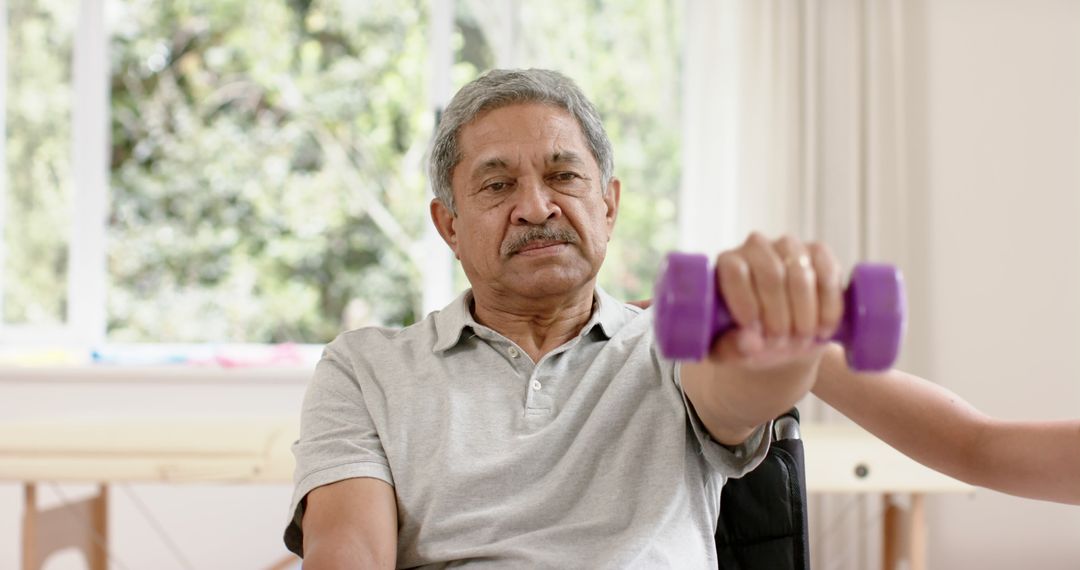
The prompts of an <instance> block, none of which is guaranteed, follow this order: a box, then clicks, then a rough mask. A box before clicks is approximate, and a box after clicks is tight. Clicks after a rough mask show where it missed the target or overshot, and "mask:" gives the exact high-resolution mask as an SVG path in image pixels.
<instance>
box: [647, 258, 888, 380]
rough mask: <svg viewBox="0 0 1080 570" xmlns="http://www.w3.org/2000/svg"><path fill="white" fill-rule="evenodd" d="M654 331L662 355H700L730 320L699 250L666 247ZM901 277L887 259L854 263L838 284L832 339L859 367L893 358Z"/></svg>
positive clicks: (873, 367) (877, 366)
mask: <svg viewBox="0 0 1080 570" xmlns="http://www.w3.org/2000/svg"><path fill="white" fill-rule="evenodd" d="M654 304H655V306H656V334H657V340H658V343H659V345H660V351H661V353H662V354H663V355H664V356H665V357H668V358H676V359H684V360H700V359H701V358H704V357H705V355H706V354H708V351H709V348H710V347H711V346H712V343H713V342H714V341H715V339H716V338H717V337H718V336H720V335H723V334H724V333H725V332H727V331H729V330H731V328H733V327H734V326H735V322H734V319H733V318H732V317H731V311H730V310H729V309H728V307H727V304H726V303H725V302H724V299H723V297H722V295H720V294H719V293H718V292H717V290H716V272H715V270H714V269H712V268H710V267H709V262H708V258H706V257H705V256H704V255H695V254H684V253H671V254H669V255H668V257H667V260H666V263H665V267H664V269H663V271H662V272H661V276H660V279H659V280H658V282H657V287H656V295H655V298H654ZM906 312H907V309H906V300H905V296H904V287H903V278H902V276H901V275H900V272H899V271H898V270H897V269H896V268H895V267H893V266H891V265H886V264H880V263H860V264H859V265H857V266H856V267H855V269H854V270H853V271H852V277H851V281H850V283H849V285H848V287H847V288H846V289H845V290H844V313H843V318H842V320H841V323H840V326H839V328H838V329H837V331H836V333H835V334H834V335H833V336H832V338H831V339H829V340H832V341H835V342H838V343H840V344H842V345H843V346H844V348H845V350H846V354H847V360H848V364H849V365H850V366H851V368H853V369H855V370H860V371H878V370H884V369H887V368H890V367H891V366H892V364H893V363H894V362H895V361H896V356H897V353H898V352H899V349H900V340H901V338H902V337H903V333H904V327H905V317H906Z"/></svg>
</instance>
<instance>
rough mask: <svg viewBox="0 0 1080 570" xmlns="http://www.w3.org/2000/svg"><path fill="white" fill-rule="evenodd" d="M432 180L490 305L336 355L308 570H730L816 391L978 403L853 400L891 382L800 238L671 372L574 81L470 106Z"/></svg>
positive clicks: (511, 84)
mask: <svg viewBox="0 0 1080 570" xmlns="http://www.w3.org/2000/svg"><path fill="white" fill-rule="evenodd" d="M431 179H432V184H433V187H434V189H435V193H436V196H437V197H436V199H435V200H433V201H432V203H431V217H432V221H433V222H434V223H435V225H436V226H437V227H438V229H439V232H440V233H441V235H442V236H443V238H444V239H445V240H446V243H447V244H448V245H449V247H450V248H451V249H452V250H453V251H454V254H455V256H456V257H457V258H458V259H459V260H460V262H461V265H462V267H463V269H464V271H465V274H466V275H467V277H468V279H469V282H470V284H471V285H472V288H471V289H470V290H469V291H466V292H465V293H464V294H463V295H461V296H460V297H459V298H458V299H456V300H455V301H454V302H452V303H451V304H450V305H448V306H447V307H446V308H444V309H443V310H441V311H438V312H435V313H432V314H431V315H429V316H428V317H427V318H426V319H424V320H423V321H421V322H419V323H417V324H415V325H413V326H411V327H408V328H406V329H404V330H387V329H377V328H368V329H360V330H355V331H350V332H347V333H344V334H342V335H341V336H340V337H338V338H337V339H336V340H334V341H333V342H332V343H330V344H329V345H328V346H327V348H326V351H325V353H324V356H323V359H322V360H321V361H320V363H319V365H318V367H317V369H316V372H315V376H314V378H313V380H312V382H311V385H310V387H309V389H308V394H307V397H306V398H305V402H304V407H303V415H302V428H301V436H300V439H299V441H298V442H297V443H296V444H295V446H294V452H295V454H296V459H297V470H296V490H295V493H294V496H293V503H292V511H291V512H292V513H294V516H293V519H292V521H291V523H290V525H289V527H288V529H287V530H286V543H287V544H288V545H289V547H290V548H291V549H293V550H294V551H295V552H297V553H300V554H302V555H304V556H305V568H309V569H312V568H392V567H394V566H395V565H397V566H400V567H433V568H439V567H444V566H449V565H460V564H473V565H476V566H485V565H486V566H489V567H498V568H502V567H511V568H512V567H528V568H569V567H581V568H708V567H715V566H716V562H715V547H714V543H713V537H712V535H713V532H714V529H715V525H716V520H717V517H718V512H719V509H720V504H719V500H720V489H721V487H722V486H723V484H724V482H725V480H726V479H727V478H730V477H738V476H740V475H742V474H743V473H745V472H747V471H748V470H750V469H752V468H753V467H754V466H755V465H756V464H757V462H758V461H759V460H760V459H761V458H762V457H763V456H764V454H765V452H766V451H767V448H768V437H767V436H766V434H767V430H768V425H769V423H770V420H771V419H772V418H773V417H775V416H776V415H778V414H779V413H781V412H783V411H784V410H787V409H788V408H790V407H791V406H792V405H793V404H794V403H795V402H797V401H798V400H799V399H800V398H802V397H803V396H804V395H805V394H806V393H807V392H808V391H809V390H810V389H811V388H812V387H814V386H815V382H816V383H817V385H818V387H819V388H820V389H821V392H822V395H823V397H829V398H830V399H833V400H835V401H837V402H839V404H840V407H841V411H845V412H853V413H855V415H856V416H857V417H856V419H859V417H858V416H860V409H861V410H862V412H861V418H862V420H863V421H866V422H868V423H870V424H872V425H875V422H877V424H876V427H878V428H880V429H881V430H883V431H884V432H886V433H890V430H891V432H899V431H901V430H900V426H903V425H904V424H905V423H907V422H908V419H909V418H912V417H914V418H920V417H923V416H924V415H925V414H927V413H930V412H932V411H935V410H937V409H938V408H935V407H933V406H930V407H927V406H925V404H926V403H927V402H929V403H931V404H933V405H934V406H938V407H939V408H940V407H941V406H946V407H948V406H950V405H952V406H954V407H955V406H958V405H959V404H955V403H950V402H949V401H948V397H947V395H942V393H940V392H936V391H934V390H933V389H931V388H926V386H924V385H922V384H920V385H919V389H920V390H922V392H920V394H922V396H920V397H924V399H923V400H922V401H915V402H914V403H910V404H905V403H904V402H906V400H904V399H903V398H902V397H901V398H900V400H898V401H899V402H900V403H901V405H899V406H898V408H897V409H898V410H900V411H898V412H896V413H892V412H890V411H889V410H888V406H887V404H888V402H889V398H892V397H894V396H895V394H893V393H892V392H890V390H892V391H898V392H899V393H900V394H901V396H902V395H903V394H905V393H906V389H907V386H908V384H909V383H912V382H916V381H917V379H912V378H909V377H905V376H902V375H899V374H898V373H897V374H894V375H885V376H888V380H889V381H890V382H888V383H885V384H882V385H884V386H886V387H887V389H886V391H884V392H880V391H879V392H872V393H871V392H867V391H866V389H864V388H863V387H857V388H851V389H850V390H849V387H850V386H849V385H860V384H861V385H867V386H868V385H869V382H861V383H860V382H859V378H858V377H857V375H856V374H854V373H851V372H848V371H847V370H846V369H845V368H844V367H843V366H842V362H843V359H842V357H841V356H840V355H839V353H838V352H836V351H835V349H829V348H828V346H827V345H826V344H825V343H823V342H821V341H819V340H818V339H822V338H828V337H830V336H831V334H832V332H833V330H834V329H835V328H836V327H837V325H838V322H839V320H840V317H841V314H842V310H843V308H842V295H841V290H840V269H839V267H838V264H837V262H836V261H835V259H834V258H833V256H832V255H831V254H830V252H829V251H828V250H827V249H825V248H824V247H821V246H819V245H816V244H804V243H801V242H799V241H798V240H795V239H791V238H783V239H780V240H777V241H770V240H767V239H765V238H764V237H762V236H760V235H757V234H754V235H751V236H750V237H749V238H748V239H747V240H746V242H745V243H744V244H743V245H742V246H740V247H739V248H736V249H734V250H731V251H728V252H725V253H723V254H721V255H720V256H719V258H718V263H717V274H716V278H717V280H718V284H719V286H720V287H721V288H722V289H723V291H724V294H725V297H726V299H727V302H728V305H729V308H730V309H731V311H732V314H733V317H734V318H735V320H736V322H737V323H738V325H739V328H738V330H736V331H734V332H732V333H729V334H727V335H726V336H724V337H723V338H721V339H720V340H719V341H718V342H717V343H716V345H715V346H714V348H713V352H712V354H711V355H710V357H709V358H708V359H707V360H706V361H704V362H701V363H682V364H677V363H674V362H671V361H667V360H665V359H662V358H661V357H660V356H659V355H658V354H657V348H656V344H655V342H654V338H653V333H652V319H651V312H650V311H647V310H645V311H643V310H641V309H639V308H637V307H634V306H631V305H627V304H624V303H622V302H620V301H617V300H615V299H613V298H612V297H610V296H609V295H607V294H606V293H604V291H603V290H601V289H600V288H598V287H597V285H596V276H597V272H598V271H599V269H600V266H601V264H602V263H603V261H604V255H605V251H606V246H607V242H608V240H609V239H610V238H611V233H612V230H613V228H614V226H615V221H616V218H617V216H618V212H619V196H620V186H619V180H618V179H616V178H615V177H614V176H613V160H612V151H611V145H610V143H609V141H608V138H607V136H606V134H605V133H604V129H603V126H602V125H601V122H600V118H599V116H598V114H597V112H596V110H595V109H594V108H593V106H592V104H591V103H589V101H588V100H587V99H586V98H585V97H584V95H583V94H582V93H581V92H580V90H579V89H578V88H577V87H576V86H575V85H574V84H573V83H572V82H571V81H570V80H569V79H567V78H565V77H563V76H561V75H559V74H557V73H554V72H550V71H543V70H529V71H492V72H490V73H488V74H486V75H484V76H483V77H481V78H479V79H477V80H475V81H473V82H472V83H470V84H468V85H466V86H465V87H464V88H462V89H461V91H460V92H459V93H458V94H457V95H456V96H455V97H454V99H453V101H452V102H451V103H450V105H449V106H448V107H447V109H446V112H445V113H444V115H443V120H442V123H441V124H440V125H439V129H438V133H437V135H436V141H435V146H434V149H433V153H432V160H431ZM819 376H828V378H825V379H821V378H819ZM924 384H925V383H924ZM927 390H929V391H927ZM850 395H853V396H850ZM857 398H865V399H866V400H867V401H868V402H870V404H868V405H866V406H865V407H862V408H860V406H861V404H860V403H859V402H858V400H857ZM905 405H909V406H910V407H912V408H913V409H914V410H915V411H912V410H910V409H907V408H905V407H904V406H905ZM961 412H963V410H961ZM950 413H954V412H952V411H950ZM897 414H899V415H900V416H901V417H899V418H897ZM904 414H914V415H908V416H906V417H905V416H904ZM954 415H956V416H958V417H962V419H963V420H964V421H966V419H967V416H964V415H963V414H962V413H961V414H955V413H954ZM882 417H884V418H885V419H884V420H880V418H882ZM879 420H880V421H879ZM945 427H947V428H948V429H950V430H955V431H956V433H959V436H958V437H959V438H960V439H961V440H963V442H964V443H966V442H967V440H966V439H964V438H967V437H969V436H970V434H971V433H972V432H971V429H970V428H969V427H968V425H967V424H965V423H964V422H963V421H961V420H957V421H956V422H953V423H952V424H948V425H946V426H945ZM1054 429H1059V428H1058V427H1055V428H1054ZM914 431H918V430H914ZM893 435H894V436H897V437H899V438H900V439H902V440H905V441H903V442H902V443H905V444H908V447H909V448H913V449H914V451H915V452H916V455H918V454H919V453H922V454H923V456H922V457H921V459H922V460H925V461H928V462H930V463H931V464H934V463H935V462H937V463H938V464H940V463H942V462H944V463H948V462H949V459H948V453H947V450H945V451H942V450H941V446H939V445H936V444H934V443H928V441H931V440H933V438H934V437H938V435H939V434H936V433H931V434H930V435H927V434H926V433H925V432H918V433H917V434H916V435H910V434H899V433H893ZM905 438H906V439H905ZM920 438H921V439H920ZM939 466H940V465H939ZM946 467H948V465H946ZM1065 488H1066V487H1062V489H1065ZM1061 492H1063V493H1064V492H1067V491H1061ZM1077 500H1080V499H1077Z"/></svg>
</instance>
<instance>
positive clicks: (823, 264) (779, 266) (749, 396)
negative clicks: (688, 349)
mask: <svg viewBox="0 0 1080 570" xmlns="http://www.w3.org/2000/svg"><path fill="white" fill-rule="evenodd" d="M716 280H717V290H718V291H720V292H721V294H722V295H723V296H724V299H725V301H726V303H727V306H728V309H729V310H730V312H731V316H732V318H733V319H734V321H735V324H736V327H735V328H734V329H733V330H731V331H729V332H728V333H726V334H724V335H723V336H721V337H720V338H719V339H718V340H717V341H716V343H715V344H714V345H713V347H712V350H711V352H710V354H709V356H708V357H707V358H706V360H704V361H702V362H684V363H682V364H681V370H680V373H681V378H682V385H683V389H684V390H685V391H686V395H687V396H688V397H689V398H690V401H691V403H693V405H694V409H695V411H696V412H697V414H698V416H699V417H700V418H701V420H702V422H703V423H704V424H705V426H706V427H707V428H708V429H709V432H710V434H711V435H712V436H713V438H714V439H716V440H717V441H719V442H721V443H724V444H729V445H734V444H738V443H741V442H742V441H744V440H745V439H746V438H747V437H748V436H749V435H750V434H751V433H753V430H754V429H755V428H756V427H757V426H758V425H760V424H761V423H763V422H766V421H768V420H770V419H772V418H774V417H776V416H777V415H779V414H780V413H782V412H784V411H785V410H787V409H788V408H790V407H791V406H792V405H794V404H795V403H796V402H797V401H798V400H799V399H801V398H802V397H803V396H804V395H805V394H806V393H807V391H809V390H810V388H812V387H813V385H814V379H815V378H816V375H817V368H818V365H819V364H820V362H821V358H822V355H823V354H824V350H825V344H826V342H825V339H828V338H829V337H831V336H832V335H833V333H834V332H835V331H836V328H837V327H838V326H839V324H840V319H841V317H842V315H843V291H842V290H841V287H840V280H841V273H840V269H839V264H838V263H837V261H836V258H835V257H834V256H833V255H832V253H831V252H830V251H829V250H828V249H827V248H825V247H824V246H822V245H820V244H815V243H811V244H804V243H802V242H800V241H799V240H797V239H795V238H792V237H784V238H781V239H779V240H776V241H770V240H768V239H766V238H765V237H764V236H762V235H761V234H758V233H753V234H751V235H750V237H748V238H747V239H746V241H745V242H744V243H743V244H742V245H741V246H739V247H738V248H736V249H733V250H729V251H725V252H723V253H721V254H720V256H719V257H718V258H717V262H716Z"/></svg>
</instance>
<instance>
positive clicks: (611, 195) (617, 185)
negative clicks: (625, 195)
mask: <svg viewBox="0 0 1080 570" xmlns="http://www.w3.org/2000/svg"><path fill="white" fill-rule="evenodd" d="M606 190H607V191H606V192H604V203H605V204H607V216H606V219H607V229H608V241H611V233H612V232H613V231H614V230H615V219H616V218H618V217H619V197H620V195H621V194H620V193H621V192H622V183H621V182H619V179H618V178H615V177H612V178H611V181H610V182H608V187H607V189H606Z"/></svg>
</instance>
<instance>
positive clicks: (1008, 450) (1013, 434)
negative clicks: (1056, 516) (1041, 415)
mask: <svg viewBox="0 0 1080 570" xmlns="http://www.w3.org/2000/svg"><path fill="white" fill-rule="evenodd" d="M975 445H976V448H977V449H978V450H979V451H980V452H979V453H978V454H977V463H976V464H975V465H974V466H973V467H974V468H973V469H972V470H971V478H970V479H967V481H968V482H969V483H971V484H973V485H979V486H982V487H988V488H991V489H995V490H998V491H1001V492H1003V493H1009V494H1012V495H1018V496H1021V497H1029V498H1032V499H1042V500H1046V501H1057V502H1062V503H1071V504H1074V505H1080V420H1059V421H1042V422H1034V421H1026V422H1016V421H1008V422H1007V421H1000V420H992V421H991V422H990V425H989V426H988V427H987V428H986V429H984V430H983V431H982V436H981V437H980V439H979V441H978V442H977V443H976V444H975Z"/></svg>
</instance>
